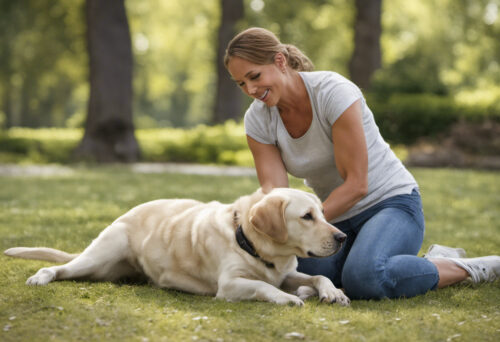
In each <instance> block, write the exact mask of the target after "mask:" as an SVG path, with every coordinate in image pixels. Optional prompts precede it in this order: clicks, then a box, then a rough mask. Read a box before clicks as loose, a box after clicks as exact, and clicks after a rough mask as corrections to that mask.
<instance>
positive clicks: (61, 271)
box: [26, 223, 135, 285]
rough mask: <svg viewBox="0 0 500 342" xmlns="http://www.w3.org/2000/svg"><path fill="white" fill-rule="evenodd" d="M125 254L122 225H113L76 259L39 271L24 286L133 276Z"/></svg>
mask: <svg viewBox="0 0 500 342" xmlns="http://www.w3.org/2000/svg"><path fill="white" fill-rule="evenodd" d="M128 253H129V247H128V236H127V232H126V227H125V225H124V224H122V223H114V224H112V225H111V226H109V227H108V228H106V229H105V230H103V231H102V232H101V234H99V236H98V237H97V238H96V239H95V240H94V241H92V243H91V244H90V245H89V246H88V247H87V248H86V249H85V250H84V251H83V252H82V254H80V255H79V256H78V257H76V258H75V259H73V260H71V261H70V262H68V263H67V264H64V265H58V266H52V267H46V268H42V269H40V270H39V271H38V272H37V273H36V274H35V275H33V276H32V277H30V278H29V279H28V280H27V281H26V284H28V285H46V284H48V283H50V282H51V281H54V280H64V279H81V278H83V279H92V280H110V281H114V280H117V279H118V278H121V277H124V276H127V275H133V274H134V273H135V272H134V269H133V268H132V266H130V265H128V263H127V262H126V259H127V256H128Z"/></svg>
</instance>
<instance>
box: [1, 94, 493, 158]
mask: <svg viewBox="0 0 500 342" xmlns="http://www.w3.org/2000/svg"><path fill="white" fill-rule="evenodd" d="M367 101H368V104H369V106H370V108H371V109H372V111H373V113H374V115H375V119H376V121H377V124H378V126H379V128H380V131H381V133H382V135H383V137H384V138H385V139H386V140H388V141H390V142H391V143H393V144H411V143H413V142H415V141H416V140H417V139H418V138H419V137H422V136H433V135H438V134H440V133H442V132H445V131H447V130H448V128H449V127H450V126H451V124H453V123H454V122H457V121H459V120H466V121H474V122H483V121H487V120H496V121H499V122H500V106H499V105H498V102H496V101H491V102H490V103H488V104H486V105H481V104H479V103H474V104H472V103H456V102H455V101H453V100H452V99H451V98H450V97H443V96H437V95H430V94H420V95H408V94H406V95H401V94H399V95H393V96H391V97H390V98H388V99H387V100H385V99H381V98H380V97H376V96H374V95H370V94H367ZM82 135H83V130H82V129H60V128H58V129H56V128H43V129H27V128H11V129H9V130H6V131H0V162H3V163H6V162H10V163H13V162H28V163H69V162H71V153H72V151H73V150H74V149H75V148H76V146H77V145H78V143H79V141H80V139H81V137H82ZM136 136H137V139H138V142H139V145H140V147H141V152H142V161H145V162H185V163H212V164H225V165H243V166H253V159H252V155H251V153H250V151H249V149H248V147H247V144H246V138H245V130H244V128H243V125H242V124H237V123H235V122H234V121H228V122H226V123H225V124H223V125H218V126H212V127H209V126H204V125H201V126H198V127H195V128H192V129H179V128H158V129H138V130H136Z"/></svg>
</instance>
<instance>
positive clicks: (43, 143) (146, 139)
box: [0, 121, 253, 166]
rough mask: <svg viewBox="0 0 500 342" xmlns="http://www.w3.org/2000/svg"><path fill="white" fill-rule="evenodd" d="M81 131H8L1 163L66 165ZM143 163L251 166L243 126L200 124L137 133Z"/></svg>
mask: <svg viewBox="0 0 500 342" xmlns="http://www.w3.org/2000/svg"><path fill="white" fill-rule="evenodd" d="M82 135H83V131H82V130H81V129H60V128H59V129H56V128H48V129H27V128H11V129H9V130H7V131H5V132H4V133H1V134H0V162H11V163H12V162H26V163H69V162H71V153H72V151H73V150H74V148H76V146H77V145H78V143H79V141H80V139H81V137H82ZM136 135H137V139H138V141H139V145H140V147H141V152H142V160H143V161H148V162H191V163H205V164H210V163H216V164H226V165H245V166H252V165H253V160H252V156H251V153H250V151H249V150H248V147H247V144H246V138H245V131H244V128H243V125H241V124H236V123H235V122H233V121H228V122H226V123H225V124H223V125H218V126H212V127H208V126H204V125H200V126H197V127H195V128H192V129H185V130H184V129H179V128H163V129H143V130H137V132H136Z"/></svg>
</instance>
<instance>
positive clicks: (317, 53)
mask: <svg viewBox="0 0 500 342" xmlns="http://www.w3.org/2000/svg"><path fill="white" fill-rule="evenodd" d="M235 2H237V1H235ZM125 5H126V9H127V13H128V18H129V23H130V28H131V39H132V49H133V55H134V71H133V75H134V79H133V90H134V98H133V102H132V108H133V113H134V121H135V124H136V127H162V126H176V127H186V126H193V125H196V124H198V123H210V122H211V121H212V117H213V114H212V112H213V108H214V107H216V102H215V99H216V89H217V79H218V76H217V75H218V72H217V67H216V64H215V62H214V61H215V60H217V46H218V45H219V44H218V40H219V38H218V28H219V26H220V24H221V18H222V17H223V16H222V7H221V1H220V0H208V1H206V0H170V1H161V0H144V1H128V2H125ZM499 6H500V2H499V1H498V0H474V1H472V0H442V1H439V2H436V1H432V0H421V1H417V2H408V1H405V0H384V1H383V2H382V10H381V27H382V34H381V37H380V39H381V52H382V53H381V68H379V69H378V70H377V71H376V72H375V73H374V74H373V77H372V82H371V88H370V92H371V93H373V94H375V95H377V96H378V97H379V98H381V99H388V98H389V97H390V96H392V95H394V94H396V93H405V94H434V95H437V96H448V97H450V98H451V99H452V100H454V101H459V102H470V103H476V102H481V103H495V102H496V103H498V102H500V101H499V100H498V99H499V98H500V87H499V86H498V84H500V65H499V62H498V61H499V60H500V40H499V39H498V37H499V36H500V19H499V18H498V8H499ZM244 11H245V15H244V17H243V19H242V20H240V21H239V22H238V24H236V30H239V29H242V28H244V27H247V26H257V25H258V26H263V27H266V28H269V29H271V30H273V31H274V32H276V33H277V34H279V35H280V37H281V39H282V40H283V41H284V42H289V43H294V44H296V45H298V46H299V47H300V48H301V49H303V50H304V51H305V52H306V53H307V54H308V55H309V56H310V57H311V59H312V60H313V62H314V63H315V65H316V69H318V70H335V71H337V72H339V73H341V74H343V75H346V76H353V77H354V78H355V77H356V76H355V75H354V72H353V71H352V72H350V71H349V61H350V59H351V56H353V52H354V51H355V49H354V47H355V42H354V37H355V22H356V10H355V6H354V2H353V1H349V0H311V1H301V0H288V1H270V0H245V1H244ZM85 27H86V25H85V12H84V1H83V0H60V1H57V2H54V1H51V0H22V1H2V2H0V123H1V122H2V121H3V126H4V127H10V126H19V125H22V126H31V127H36V126H83V124H84V122H85V115H86V111H87V100H88V96H89V87H88V73H89V69H88V55H87V52H86V42H85V30H86V28H85ZM219 70H220V69H219ZM350 74H352V75H350ZM244 101H247V100H244ZM244 107H245V102H244V103H243V105H242V109H241V110H240V112H239V115H240V116H239V117H240V118H241V115H242V113H243V108H244ZM230 111H231V112H233V110H230Z"/></svg>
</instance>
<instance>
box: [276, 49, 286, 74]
mask: <svg viewBox="0 0 500 342" xmlns="http://www.w3.org/2000/svg"><path fill="white" fill-rule="evenodd" d="M274 64H275V65H276V66H277V67H278V69H280V70H281V71H283V72H284V70H285V69H286V57H285V55H284V54H282V53H281V52H277V53H276V54H275V55H274Z"/></svg>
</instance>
